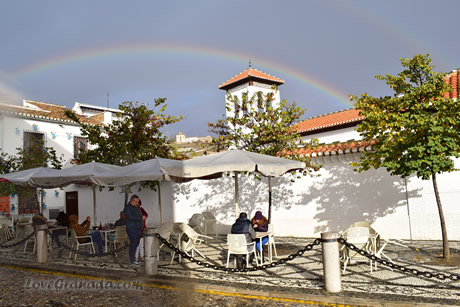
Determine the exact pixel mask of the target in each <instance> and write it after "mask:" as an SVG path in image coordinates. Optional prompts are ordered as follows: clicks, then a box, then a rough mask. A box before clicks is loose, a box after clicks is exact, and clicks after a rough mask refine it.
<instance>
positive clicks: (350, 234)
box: [342, 226, 372, 274]
mask: <svg viewBox="0 0 460 307" xmlns="http://www.w3.org/2000/svg"><path fill="white" fill-rule="evenodd" d="M344 235H345V239H346V240H347V242H348V243H351V244H353V245H354V246H356V247H357V248H359V249H362V250H365V251H368V245H369V228H367V227H359V226H357V227H355V226H352V227H350V228H348V229H347V231H346V232H345V233H344ZM342 253H343V259H344V261H345V262H344V265H343V272H342V274H344V273H345V270H346V269H347V264H348V263H350V264H353V263H356V262H367V261H369V263H370V268H371V273H372V260H370V259H369V258H367V257H366V256H362V255H361V254H359V253H357V252H355V251H352V250H350V249H348V248H347V247H346V246H345V245H344V246H342Z"/></svg>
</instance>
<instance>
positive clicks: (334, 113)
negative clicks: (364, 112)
mask: <svg viewBox="0 0 460 307" xmlns="http://www.w3.org/2000/svg"><path fill="white" fill-rule="evenodd" d="M350 110H356V108H349V109H343V110H339V111H334V112H330V113H325V114H321V115H317V116H313V117H309V118H306V119H304V120H303V121H302V122H304V121H306V120H309V119H315V118H319V117H323V116H327V115H332V114H336V113H341V112H345V111H350Z"/></svg>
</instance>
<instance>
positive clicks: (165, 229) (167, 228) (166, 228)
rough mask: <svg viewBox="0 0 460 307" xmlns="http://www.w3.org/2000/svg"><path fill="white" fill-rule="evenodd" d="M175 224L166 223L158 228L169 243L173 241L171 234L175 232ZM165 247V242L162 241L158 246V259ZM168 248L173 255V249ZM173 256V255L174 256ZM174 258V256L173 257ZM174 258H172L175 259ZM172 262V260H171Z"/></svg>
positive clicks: (159, 232)
mask: <svg viewBox="0 0 460 307" xmlns="http://www.w3.org/2000/svg"><path fill="white" fill-rule="evenodd" d="M173 228H174V224H172V223H166V224H161V226H160V228H159V229H158V234H159V235H160V236H161V237H162V238H163V239H166V240H167V241H168V242H169V243H171V234H172V232H173ZM164 247H165V244H164V243H161V244H160V245H159V246H158V252H157V259H160V251H161V250H162V249H163V248H164ZM168 250H169V251H170V253H171V256H172V255H173V251H172V250H170V249H169V247H168ZM172 258H173V257H172ZM173 259H174V258H173ZM173 259H172V260H173ZM171 264H172V261H171Z"/></svg>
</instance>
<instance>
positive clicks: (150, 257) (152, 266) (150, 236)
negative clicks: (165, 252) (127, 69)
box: [144, 228, 158, 275]
mask: <svg viewBox="0 0 460 307" xmlns="http://www.w3.org/2000/svg"><path fill="white" fill-rule="evenodd" d="M156 233H157V230H156V229H155V228H146V229H145V230H144V249H145V256H144V261H145V274H147V275H157V274H158V259H157V254H158V239H157V238H156V236H155V234H156Z"/></svg>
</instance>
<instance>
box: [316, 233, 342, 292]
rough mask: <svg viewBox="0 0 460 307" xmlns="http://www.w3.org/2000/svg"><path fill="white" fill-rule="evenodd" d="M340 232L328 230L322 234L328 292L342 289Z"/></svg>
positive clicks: (325, 283) (325, 280)
mask: <svg viewBox="0 0 460 307" xmlns="http://www.w3.org/2000/svg"><path fill="white" fill-rule="evenodd" d="M338 237H339V235H338V233H334V232H326V233H322V234H321V241H322V246H323V271H324V285H325V288H326V291H327V292H331V293H337V292H340V291H342V281H341V274H340V273H341V272H340V258H339V243H338V242H337V238H338Z"/></svg>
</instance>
